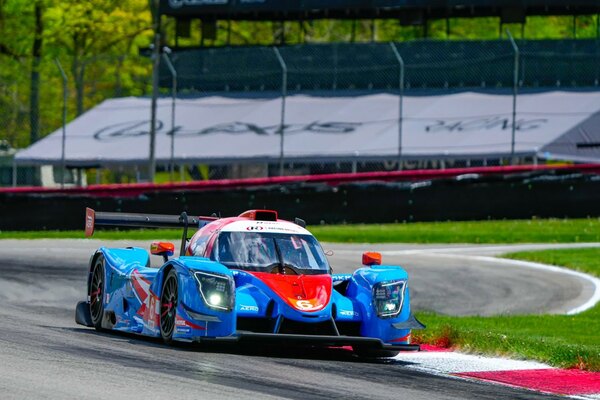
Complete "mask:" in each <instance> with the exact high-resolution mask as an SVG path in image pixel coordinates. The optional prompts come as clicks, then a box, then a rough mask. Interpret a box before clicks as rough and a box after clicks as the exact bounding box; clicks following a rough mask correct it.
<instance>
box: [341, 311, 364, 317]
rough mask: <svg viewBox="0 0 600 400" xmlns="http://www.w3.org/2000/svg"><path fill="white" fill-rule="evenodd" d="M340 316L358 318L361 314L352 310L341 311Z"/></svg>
mask: <svg viewBox="0 0 600 400" xmlns="http://www.w3.org/2000/svg"><path fill="white" fill-rule="evenodd" d="M339 313H340V315H343V316H344V317H358V316H359V314H358V312H356V311H352V310H340V311H339Z"/></svg>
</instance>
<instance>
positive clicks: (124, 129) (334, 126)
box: [94, 0, 365, 141]
mask: <svg viewBox="0 0 600 400" xmlns="http://www.w3.org/2000/svg"><path fill="white" fill-rule="evenodd" d="M172 1H173V0H172ZM186 1H191V0H186ZM197 1H200V0H197ZM363 125H365V124H364V123H360V122H320V121H313V122H309V123H300V124H290V125H286V126H285V127H284V130H285V134H286V135H289V134H298V133H319V134H348V133H353V132H355V131H356V129H357V128H359V127H361V126H363ZM149 126H150V121H149V120H143V121H139V120H138V121H128V122H119V123H116V124H112V125H107V126H105V127H103V128H100V129H99V130H97V131H96V132H95V133H94V139H96V140H100V141H107V140H116V139H124V138H128V137H138V136H146V135H149V134H150V129H149V128H148V127H149ZM164 127H165V124H164V123H163V122H162V121H160V120H157V121H156V132H157V133H158V134H165V135H167V136H173V135H177V136H179V137H182V136H204V135H212V134H233V135H239V134H254V135H259V136H276V135H279V129H280V126H279V124H277V125H267V126H259V125H256V124H252V123H247V122H238V121H235V122H228V123H223V124H217V125H214V126H210V127H207V128H204V129H201V130H199V131H189V130H187V129H186V130H185V132H184V131H183V130H182V127H181V126H177V127H175V128H174V129H168V130H167V129H165V130H163V128H164Z"/></svg>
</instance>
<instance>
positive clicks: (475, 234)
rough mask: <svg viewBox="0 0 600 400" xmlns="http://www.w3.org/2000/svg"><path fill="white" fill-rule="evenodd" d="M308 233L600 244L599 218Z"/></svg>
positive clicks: (131, 234)
mask: <svg viewBox="0 0 600 400" xmlns="http://www.w3.org/2000/svg"><path fill="white" fill-rule="evenodd" d="M309 230H310V231H311V232H312V233H313V234H314V235H315V236H316V237H317V238H318V239H319V240H321V241H325V242H342V243H572V242H600V219H599V218H588V219H567V220H562V219H532V220H508V221H467V222H417V223H410V224H369V225H323V226H320V225H319V226H310V227H309ZM180 235H181V231H180V230H177V229H174V230H173V229H169V230H151V229H146V230H135V231H117V230H102V229H99V230H98V231H97V232H96V233H95V234H94V237H95V238H97V239H107V240H111V239H112V240H119V239H131V238H136V239H140V240H152V239H156V238H161V239H173V240H176V239H178V238H179V237H180ZM81 237H83V229H82V230H80V231H33V232H27V231H26V232H7V231H5V232H1V231H0V239H9V238H17V239H39V238H81Z"/></svg>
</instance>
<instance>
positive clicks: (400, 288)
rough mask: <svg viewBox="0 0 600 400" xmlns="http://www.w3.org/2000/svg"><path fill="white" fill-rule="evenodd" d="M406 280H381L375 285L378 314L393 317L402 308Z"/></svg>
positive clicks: (383, 316) (375, 302) (375, 303)
mask: <svg viewBox="0 0 600 400" xmlns="http://www.w3.org/2000/svg"><path fill="white" fill-rule="evenodd" d="M405 289H406V281H388V282H379V283H377V284H376V285H375V286H373V303H374V305H375V310H376V311H377V316H378V317H381V318H392V317H395V316H396V315H398V314H399V313H400V311H401V310H402V303H403V302H404V290H405Z"/></svg>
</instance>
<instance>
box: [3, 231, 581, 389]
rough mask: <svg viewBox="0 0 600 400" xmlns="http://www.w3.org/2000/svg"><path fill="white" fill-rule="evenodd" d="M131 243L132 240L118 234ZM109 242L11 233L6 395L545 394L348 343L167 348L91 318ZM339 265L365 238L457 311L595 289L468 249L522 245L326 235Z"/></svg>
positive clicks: (553, 303) (439, 307)
mask: <svg viewBox="0 0 600 400" xmlns="http://www.w3.org/2000/svg"><path fill="white" fill-rule="evenodd" d="M114 244H115V245H118V246H122V245H128V244H130V243H127V244H125V243H123V242H121V243H114ZM98 245H100V242H99V241H72V240H56V241H50V240H38V241H12V240H5V241H0V302H1V304H2V307H1V308H0V398H2V399H12V398H16V399H23V398H48V399H67V398H77V399H84V398H100V397H102V398H119V399H120V398H142V397H144V398H169V399H180V398H181V399H186V398H196V399H197V398H206V399H221V398H253V399H254V398H261V399H262V398H265V399H267V398H290V399H321V398H323V399H325V398H327V399H335V398H344V399H389V398H399V397H401V398H404V399H536V398H552V397H551V396H549V395H544V394H538V393H534V392H530V391H526V390H520V389H514V388H509V387H504V386H497V385H491V384H487V383H482V382H473V381H466V380H460V379H453V378H446V377H441V376H435V375H430V374H426V373H424V372H419V371H415V370H412V369H410V368H408V367H409V364H410V363H409V362H403V361H401V360H392V361H380V362H364V361H360V360H358V359H356V358H355V357H354V356H352V354H351V353H350V352H348V351H345V350H339V349H331V350H326V351H323V350H320V351H311V350H306V349H304V350H298V349H276V348H269V347H262V348H261V347H253V348H230V347H220V348H219V347H202V346H187V345H186V346H178V347H174V348H173V347H167V346H165V345H163V344H162V343H160V342H158V341H153V340H148V339H143V338H139V337H135V336H127V335H118V334H111V333H98V332H96V331H94V330H92V329H88V328H84V327H80V326H78V325H76V324H75V322H74V319H73V314H74V306H75V303H76V302H77V301H78V300H81V299H83V298H84V297H85V279H86V264H87V262H88V258H89V256H90V254H91V252H92V251H93V249H94V248H96V247H98ZM325 247H326V249H332V250H333V251H334V253H335V254H334V255H333V256H331V257H330V261H331V263H332V265H333V266H334V269H335V272H351V271H352V270H353V269H354V268H356V267H358V266H359V265H358V264H359V263H360V253H361V251H362V249H376V250H381V251H383V254H384V262H386V263H388V264H394V263H399V264H401V265H403V266H404V267H405V268H406V269H407V270H408V271H409V273H410V276H411V279H412V280H411V289H412V293H411V294H412V297H413V307H414V309H420V310H423V309H429V310H435V311H438V312H442V313H446V314H454V315H468V314H482V315H489V314H498V313H530V312H533V313H538V312H565V311H566V310H568V309H569V308H570V307H573V306H577V305H578V303H581V302H582V301H584V300H585V298H586V297H589V295H590V293H591V291H593V288H592V287H591V285H590V284H589V283H588V282H586V281H584V280H581V279H578V278H576V277H572V276H565V275H563V274H560V273H551V272H543V273H541V272H540V271H535V270H528V269H524V268H517V267H514V266H511V265H508V264H507V265H485V263H481V262H477V261H473V260H472V259H471V258H470V257H469V256H470V255H476V254H495V253H499V252H504V251H508V250H510V249H512V247H511V248H509V249H507V248H502V249H500V248H498V247H493V248H490V247H486V248H480V247H477V248H474V247H464V246H451V247H435V246H398V245H391V246H376V247H374V246H343V245H326V246H325Z"/></svg>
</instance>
